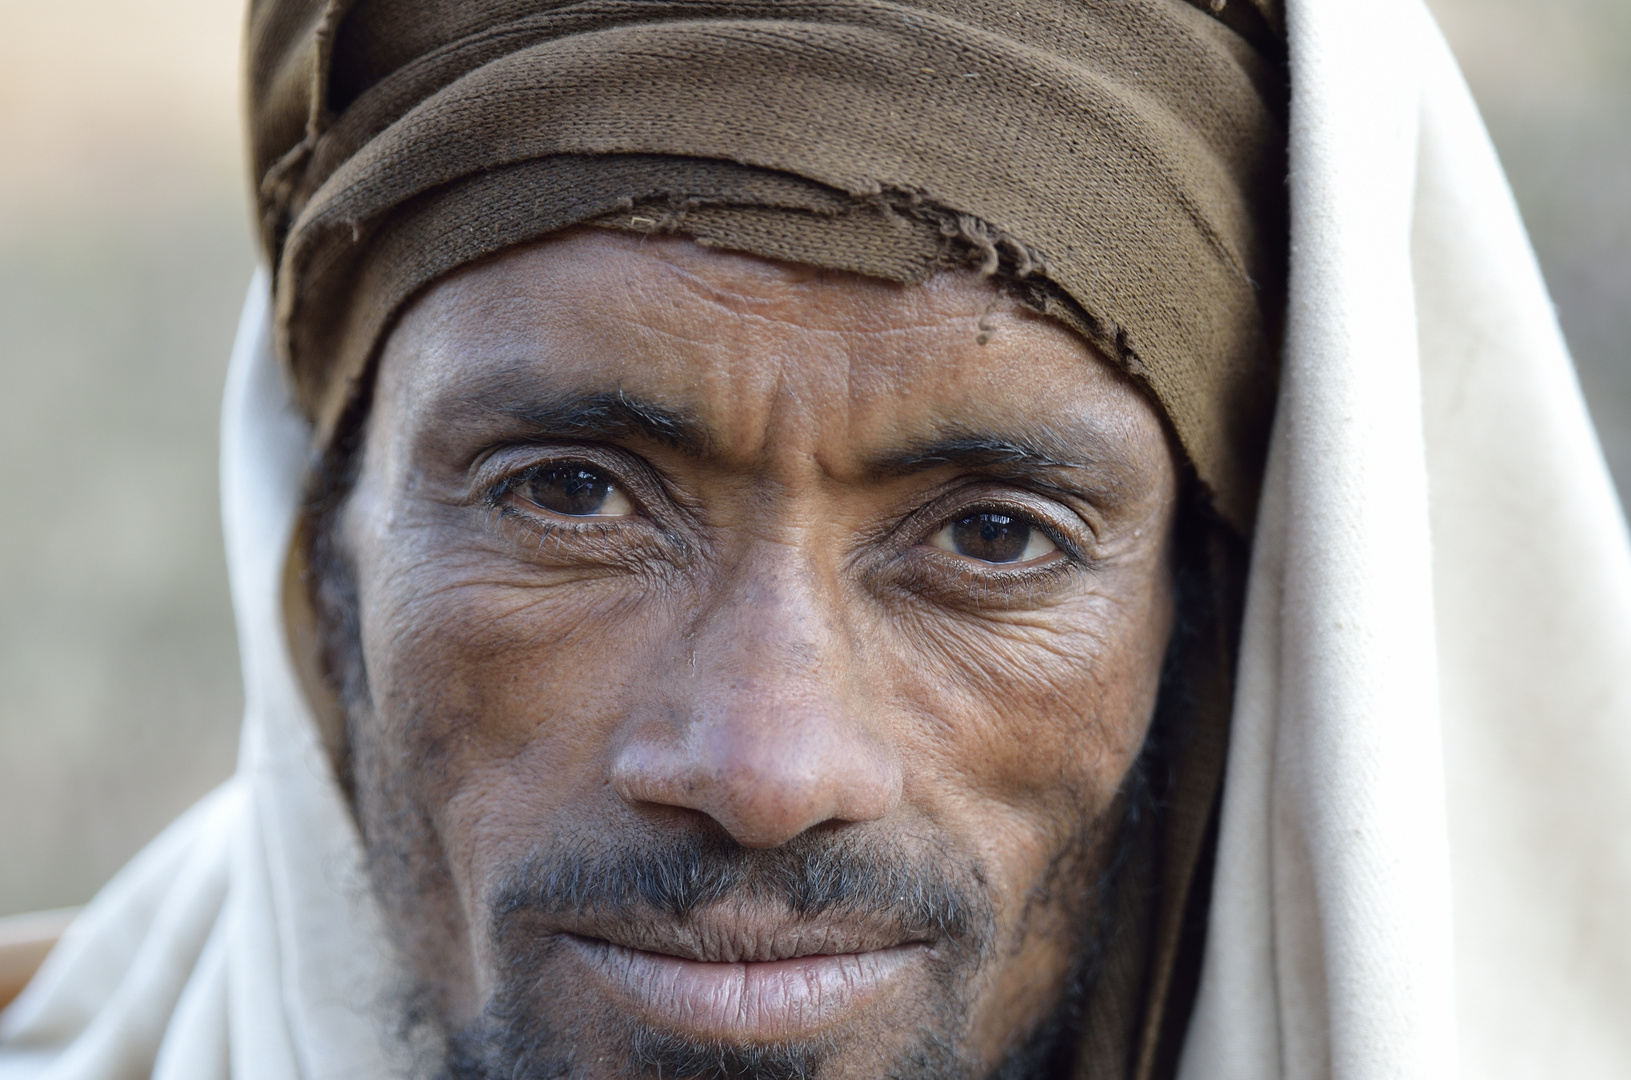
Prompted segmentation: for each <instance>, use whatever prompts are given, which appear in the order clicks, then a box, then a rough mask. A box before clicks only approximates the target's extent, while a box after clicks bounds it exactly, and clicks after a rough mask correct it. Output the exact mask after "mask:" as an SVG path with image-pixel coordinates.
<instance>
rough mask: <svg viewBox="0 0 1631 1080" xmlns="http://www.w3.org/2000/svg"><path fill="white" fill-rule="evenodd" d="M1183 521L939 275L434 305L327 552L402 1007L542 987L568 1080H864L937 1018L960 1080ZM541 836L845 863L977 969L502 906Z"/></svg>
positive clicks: (712, 276)
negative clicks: (405, 965) (660, 1077)
mask: <svg viewBox="0 0 1631 1080" xmlns="http://www.w3.org/2000/svg"><path fill="white" fill-rule="evenodd" d="M585 402H588V403H589V404H591V405H594V406H595V408H591V409H587V410H586V409H585V408H583V405H584V403H585ZM630 403H632V405H631V404H630ZM634 413H639V414H640V415H642V416H644V417H645V419H646V420H648V421H650V420H653V419H656V420H657V421H660V423H658V424H657V425H656V427H657V428H658V430H643V428H648V429H649V428H651V427H652V426H653V425H651V424H649V423H647V424H644V425H643V424H642V423H641V422H640V420H639V417H638V416H636V417H634V418H633V419H631V418H630V416H631V415H632V414H634ZM608 417H609V418H610V419H608ZM664 425H667V426H666V427H665V426H664ZM994 447H996V448H997V449H993V448H994ZM1002 448H1006V449H1002ZM563 478H564V479H563ZM574 484H575V485H577V486H576V487H574ZM573 500H576V501H573ZM1176 501H1177V468H1176V464H1175V456H1174V452H1173V450H1172V447H1171V444H1170V442H1169V439H1168V436H1167V434H1166V432H1165V428H1164V426H1163V423H1162V420H1161V416H1160V413H1159V412H1158V411H1157V409H1156V408H1155V407H1154V406H1153V405H1152V404H1151V403H1150V401H1149V400H1148V399H1147V398H1146V397H1145V396H1144V394H1142V393H1141V392H1140V391H1139V390H1138V388H1136V387H1135V386H1134V385H1132V384H1131V383H1130V382H1129V381H1128V380H1127V379H1126V378H1124V377H1123V376H1122V375H1121V374H1120V373H1119V372H1118V371H1117V370H1116V369H1114V368H1113V367H1112V366H1111V365H1110V364H1108V363H1107V362H1105V361H1104V360H1102V359H1101V358H1100V357H1098V356H1097V355H1096V354H1095V353H1094V352H1093V350H1092V349H1091V348H1090V347H1089V346H1088V345H1087V344H1085V343H1084V342H1083V341H1082V340H1081V339H1080V338H1079V337H1077V336H1076V335H1074V334H1073V333H1071V332H1070V331H1068V330H1066V329H1064V328H1063V327H1061V326H1059V325H1057V324H1055V323H1053V322H1051V321H1050V320H1047V319H1045V318H1043V317H1040V316H1038V315H1035V314H1033V313H1032V312H1030V311H1029V310H1027V309H1025V308H1023V307H1021V306H1019V305H1018V304H1017V303H1015V302H1013V301H1012V300H1010V299H1008V298H1007V297H1006V296H1005V295H1003V294H1001V293H999V292H998V291H997V290H996V289H994V288H993V286H992V285H991V284H990V283H988V282H987V281H984V280H982V279H980V278H978V277H976V276H974V275H973V274H971V273H948V274H943V275H940V276H938V277H936V278H934V279H932V280H930V281H929V282H927V283H925V284H923V285H921V286H914V287H905V286H898V285H894V284H890V283H886V282H880V281H875V280H871V279H865V278H860V277H856V276H850V275H844V274H835V273H831V272H823V271H819V270H815V269H811V268H808V267H800V266H789V265H783V264H777V263H772V262H768V261H765V260H760V259H756V258H752V257H748V256H740V255H733V254H726V253H720V252H716V251H711V250H708V249H704V248H702V247H700V246H698V245H696V244H694V243H691V242H689V241H686V240H681V239H674V238H669V239H658V238H638V237H632V236H629V235H625V234H619V233H611V232H603V231H597V230H583V231H579V232H573V233H568V234H565V235H564V236H561V237H558V238H555V239H552V240H549V241H547V242H544V243H541V244H537V245H534V246H530V247H525V248H518V249H514V250H511V251H509V252H506V253H504V254H502V255H500V256H498V257H495V258H493V259H490V260H488V261H486V262H484V263H481V264H479V265H477V266H474V267H471V268H468V269H465V270H463V271H461V272H459V273H456V274H454V275H452V276H449V277H447V278H445V279H443V280H441V281H440V282H438V283H437V284H435V285H433V286H432V287H431V288H429V289H428V290H426V291H425V292H424V293H423V294H422V295H421V296H420V297H419V298H418V299H417V300H416V301H415V302H414V304H413V305H412V306H411V308H410V309H409V310H408V311H407V312H406V313H405V314H404V316H403V317H402V318H401V320H400V322H399V323H398V325H397V326H396V327H395V329H394V330H393V332H392V333H391V334H390V336H389V338H388V340H387V341H386V343H385V346H384V350H383V353H382V358H381V362H380V366H379V371H378V381H377V386H376V389H375V398H374V402H373V405H372V408H371V412H370V415H369V417H368V419H367V422H366V428H365V432H364V441H363V451H362V458H361V463H360V466H359V471H358V475H357V479H356V483H355V486H354V488H353V489H352V491H351V493H350V495H349V496H348V498H347V500H346V502H345V504H344V506H343V510H342V512H341V515H340V518H339V529H338V537H339V546H340V548H341V550H342V553H343V556H344V558H345V561H346V562H347V563H348V565H349V573H350V576H351V580H352V586H353V587H354V589H355V601H354V602H355V605H356V609H355V610H356V626H357V628H358V631H357V633H358V647H359V649H360V656H359V658H360V661H361V667H362V671H363V673H364V675H365V678H366V686H365V688H364V690H363V691H362V692H361V693H360V694H359V693H353V695H352V696H353V698H354V700H353V701H352V703H351V719H350V724H351V729H350V730H351V739H352V750H353V755H354V761H355V783H356V790H357V806H358V813H359V817H360V819H361V821H362V823H363V827H364V831H365V834H366V835H367V838H368V841H369V846H370V850H371V851H372V852H373V854H374V860H375V866H376V872H377V874H378V877H379V880H380V883H381V893H382V895H383V896H384V897H385V898H386V901H387V903H386V906H387V908H388V910H389V911H390V913H391V917H392V918H393V919H394V920H395V921H396V924H397V927H398V929H399V931H400V935H399V936H400V940H401V942H402V944H403V948H404V952H405V954H406V956H407V959H408V961H409V963H410V965H411V966H412V968H413V969H414V971H415V972H416V975H417V978H418V979H419V981H420V982H421V983H422V984H423V986H424V991H423V993H424V995H425V998H426V1000H427V1001H428V1004H429V1006H430V1010H431V1011H432V1012H433V1013H434V1015H436V1016H437V1017H439V1018H440V1022H441V1023H442V1024H443V1025H444V1027H445V1028H447V1029H448V1030H454V1029H458V1028H460V1027H462V1026H466V1025H471V1024H474V1023H477V1022H478V1021H479V1020H480V1018H481V1017H482V1015H483V1010H484V1008H486V1009H489V1010H491V1008H492V1006H491V1004H490V1003H491V1002H492V1001H493V1000H494V998H495V995H500V994H501V991H502V989H503V987H504V986H506V985H518V983H517V979H518V978H519V979H520V983H519V984H524V985H526V986H547V987H548V988H549V998H548V1000H549V1006H548V1010H547V1011H548V1012H549V1013H550V1015H551V1017H552V1020H551V1022H552V1023H556V1024H557V1025H558V1026H559V1027H560V1030H561V1031H563V1032H565V1034H564V1035H561V1036H560V1038H561V1039H562V1040H563V1041H564V1045H566V1046H567V1047H568V1049H569V1050H570V1052H571V1055H572V1060H573V1062H574V1065H573V1068H575V1069H576V1072H575V1073H574V1075H583V1076H595V1077H598V1076H621V1075H626V1074H629V1073H630V1072H636V1073H637V1072H638V1069H636V1068H635V1067H634V1066H632V1065H631V1064H630V1061H631V1058H630V1049H629V1048H630V1046H631V1040H635V1041H637V1040H638V1038H642V1037H644V1036H645V1035H649V1034H651V1033H653V1032H655V1033H657V1034H659V1035H665V1036H666V1035H675V1036H677V1037H679V1038H681V1039H690V1040H694V1041H698V1042H706V1043H708V1044H709V1045H716V1046H725V1047H727V1048H731V1047H734V1048H752V1047H756V1046H781V1045H795V1044H796V1045H798V1046H815V1047H819V1048H820V1053H819V1054H818V1055H817V1057H816V1058H813V1059H812V1060H818V1061H819V1069H818V1070H817V1071H818V1072H819V1073H820V1075H822V1076H830V1077H865V1076H878V1075H883V1074H884V1073H885V1072H886V1071H889V1070H893V1069H895V1068H896V1065H894V1064H892V1063H894V1062H898V1061H899V1060H901V1059H902V1055H904V1054H906V1053H907V1052H908V1048H909V1045H910V1043H911V1041H912V1040H913V1039H914V1038H915V1037H916V1036H915V1034H914V1033H915V1032H917V1031H919V1030H920V1029H923V1028H924V1027H925V1025H928V1024H930V1023H931V1018H934V1019H933V1023H939V1024H941V1025H943V1026H945V1025H950V1028H949V1030H948V1032H947V1036H946V1037H947V1039H949V1040H950V1043H949V1045H951V1046H952V1048H953V1050H954V1051H955V1057H956V1060H957V1061H958V1062H959V1063H960V1064H959V1066H958V1068H959V1069H961V1070H962V1071H965V1072H966V1073H967V1074H968V1075H973V1076H983V1075H988V1074H990V1073H992V1072H993V1071H994V1070H996V1069H997V1068H998V1066H999V1065H1000V1063H1001V1062H1003V1061H1004V1059H1005V1057H1007V1056H1009V1055H1011V1054H1013V1053H1014V1052H1015V1048H1016V1047H1018V1046H1020V1045H1022V1044H1023V1043H1024V1042H1025V1040H1026V1038H1027V1036H1028V1035H1029V1033H1030V1032H1031V1031H1032V1030H1033V1029H1034V1028H1035V1027H1036V1026H1037V1025H1038V1024H1039V1023H1040V1022H1041V1021H1042V1020H1043V1019H1044V1018H1045V1017H1047V1016H1048V1015H1049V1014H1050V1012H1052V1010H1054V1008H1055V1006H1056V1005H1057V1003H1058V1001H1059V1000H1060V996H1061V994H1062V992H1063V990H1064V987H1065V985H1066V982H1067V979H1068V978H1069V977H1070V973H1071V971H1072V964H1073V963H1074V962H1075V960H1076V958H1077V956H1078V954H1079V953H1080V951H1081V949H1082V947H1083V944H1084V940H1083V934H1082V930H1081V927H1082V926H1083V925H1084V923H1085V922H1086V921H1087V915H1088V911H1087V909H1088V908H1089V907H1091V899H1090V898H1091V894H1092V888H1093V884H1094V882H1095V881H1096V880H1097V879H1098V875H1099V874H1100V873H1101V872H1102V870H1103V869H1104V866H1105V863H1106V859H1107V857H1108V851H1109V845H1110V842H1111V839H1112V835H1113V832H1114V829H1113V824H1114V822H1115V820H1116V807H1117V805H1118V801H1117V792H1118V787H1119V785H1120V784H1121V783H1122V781H1123V779H1124V777H1125V776H1126V775H1127V773H1128V770H1129V768H1130V766H1131V764H1132V762H1133V760H1134V758H1135V757H1136V755H1137V753H1138V751H1139V748H1140V745H1141V743H1142V741H1143V739H1144V735H1145V733H1146V730H1147V727H1148V724H1149V722H1150V717H1151V714H1152V711H1153V707H1154V703H1155V697H1156V689H1157V682H1158V678H1159V674H1160V670H1161V664H1162V658H1163V652H1164V650H1165V647H1166V643H1167V641H1168V638H1169V636H1170V632H1171V627H1172V621H1173V599H1172V582H1171V577H1172V575H1171V569H1170V564H1171V546H1172V539H1171V533H1172V524H1173V519H1174V516H1175V506H1176ZM562 507H565V508H566V509H567V510H569V511H572V512H562V509H561V508H562ZM585 507H589V508H590V509H591V510H592V512H591V513H589V514H582V513H578V512H577V511H580V510H583V509H584V508H585ZM982 514H983V515H987V516H985V517H981V516H980V515H982ZM993 514H995V515H1000V516H999V517H997V518H992V517H990V516H989V515H993ZM1004 521H1006V522H1007V524H1006V525H1004V524H1003V522H1004ZM959 523H961V525H959ZM982 528H985V529H987V531H990V530H991V529H996V532H997V533H998V534H1000V535H998V539H997V541H992V542H988V541H986V540H982V539H981V533H980V530H981V529H982ZM1004 530H1006V531H1004ZM1005 544H1006V546H1004V545H1005ZM353 689H354V690H355V688H353ZM559 837H571V838H573V840H574V842H575V843H576V844H577V845H578V848H579V849H580V850H584V851H590V852H595V853H616V852H619V851H626V850H631V849H632V850H638V849H640V848H641V846H642V845H645V846H649V845H653V844H657V845H661V844H664V843H670V842H677V841H684V840H687V839H690V840H695V839H697V838H698V837H702V838H706V839H708V840H709V841H710V842H714V843H716V844H718V845H721V846H722V850H725V851H726V852H727V856H728V857H731V858H737V857H740V858H742V859H747V860H752V859H755V858H764V859H768V858H774V857H777V853H781V854H784V855H789V857H791V855H792V854H798V853H803V852H809V851H819V850H824V849H825V850H834V849H840V848H841V849H843V850H854V851H858V852H863V853H871V855H872V856H875V857H874V858H873V862H872V863H870V864H868V865H878V866H887V865H901V866H917V867H923V868H925V869H924V873H927V874H931V875H933V874H944V875H946V877H947V880H949V881H954V882H955V883H956V884H957V886H958V887H960V888H962V889H963V890H965V893H966V894H967V895H970V896H972V897H973V898H974V900H976V901H977V903H975V904H974V907H975V908H977V909H978V910H979V911H980V912H981V913H983V914H982V916H981V917H982V918H983V919H984V923H983V924H982V925H983V927H984V928H983V930H982V931H981V933H979V934H978V935H975V936H974V937H971V938H970V939H969V940H971V941H973V940H975V939H976V938H977V940H978V945H977V949H975V950H974V952H975V953H976V955H972V956H971V957H970V956H965V955H963V953H960V952H958V950H957V949H956V948H954V947H953V944H952V943H951V942H950V941H949V939H946V938H944V937H937V936H936V932H934V931H933V930H932V929H931V930H921V928H920V931H912V932H907V931H905V930H902V929H901V928H900V927H898V926H890V925H889V924H888V920H882V921H880V920H878V919H871V920H869V919H867V918H864V917H856V918H851V917H849V916H847V915H846V914H845V913H844V912H843V911H842V910H838V911H836V912H834V911H828V912H825V913H821V914H819V916H818V917H804V916H801V915H800V914H799V913H798V912H795V911H791V910H790V909H789V906H788V902H784V901H783V900H782V899H781V898H779V897H777V896H775V895H760V894H751V895H750V894H748V893H742V894H733V895H731V896H729V897H727V898H726V899H724V900H723V901H720V902H718V903H713V904H708V905H704V906H703V907H702V908H701V909H700V911H690V912H686V913H684V914H682V915H681V916H668V915H662V914H660V913H659V914H655V915H654V914H652V913H651V912H649V911H640V910H633V911H620V910H615V909H612V908H605V909H598V908H597V909H596V910H593V911H590V912H589V913H588V914H587V915H586V914H584V913H583V912H578V913H571V912H568V913H564V914H563V913H562V912H559V911H556V912H553V913H552V912H548V911H541V912H536V913H533V914H531V915H528V916H526V917H525V918H524V919H523V920H522V921H520V922H516V921H515V920H514V919H511V920H510V921H505V920H504V919H502V918H500V917H498V916H497V915H496V914H495V907H494V900H495V896H496V895H497V893H498V892H499V891H500V890H501V889H502V887H503V885H504V883H505V882H506V881H513V880H514V876H515V872H516V867H518V866H520V865H523V864H525V862H526V860H527V859H528V857H529V855H535V854H536V853H537V852H538V851H539V850H540V847H541V846H542V847H545V848H547V847H548V846H549V844H550V843H551V838H559ZM755 853H763V854H755ZM879 853H882V854H879ZM914 935H915V936H914ZM608 943H610V944H608ZM966 951H967V950H965V952H966ZM676 957H679V958H682V959H676ZM778 964H779V965H780V966H779V967H778V966H776V965H778ZM631 971H633V972H634V974H632V975H631V974H629V973H630V972H631ZM788 986H791V987H792V989H791V990H788V989H787V987H788ZM744 987H745V988H746V990H744ZM765 987H770V988H771V990H772V991H773V992H770V993H768V994H767V993H764V992H762V991H763V990H764V988H765ZM778 987H779V988H780V989H777V988H778ZM811 987H814V989H813V990H812V989H810V988H811ZM755 988H757V989H755ZM721 994H724V995H726V999H728V1000H726V1004H725V1005H724V1006H720V1005H719V1002H720V1001H721V1000H722V999H721V997H720V995H721ZM744 994H745V995H746V997H744V996H743V995H744ZM731 995H736V996H731ZM789 995H791V996H789ZM948 1017H949V1018H950V1019H947V1018H948ZM726 1071H727V1072H728V1071H729V1070H726Z"/></svg>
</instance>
